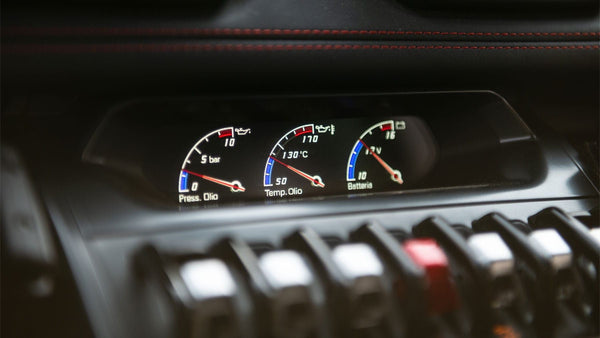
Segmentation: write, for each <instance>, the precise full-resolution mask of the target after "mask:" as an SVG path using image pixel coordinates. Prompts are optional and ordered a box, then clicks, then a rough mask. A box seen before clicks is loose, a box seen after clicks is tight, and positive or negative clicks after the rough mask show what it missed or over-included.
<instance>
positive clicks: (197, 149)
mask: <svg viewBox="0 0 600 338" xmlns="http://www.w3.org/2000/svg"><path fill="white" fill-rule="evenodd" d="M250 132H251V130H250V128H237V127H227V128H221V129H218V130H215V131H212V132H210V133H208V134H207V135H205V136H204V137H202V138H201V139H200V140H199V141H198V142H196V144H194V146H193V147H192V148H191V149H190V150H189V152H188V154H187V156H186V157H185V160H184V161H183V164H182V165H181V172H180V174H179V182H178V191H179V203H200V202H209V201H210V202H215V201H218V200H219V199H220V198H221V196H222V195H223V194H238V193H243V192H245V191H246V188H245V187H244V184H243V183H242V182H240V178H239V177H237V176H235V174H236V173H232V172H229V171H228V170H227V169H228V168H236V166H235V159H236V158H239V156H238V155H239V153H240V149H239V148H240V147H239V142H240V141H242V142H243V139H242V140H240V138H243V136H245V135H247V134H250ZM232 164H233V165H232Z"/></svg>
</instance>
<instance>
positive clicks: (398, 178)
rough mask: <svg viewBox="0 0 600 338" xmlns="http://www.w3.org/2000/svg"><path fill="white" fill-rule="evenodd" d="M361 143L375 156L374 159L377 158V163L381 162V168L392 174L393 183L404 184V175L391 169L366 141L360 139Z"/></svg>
mask: <svg viewBox="0 0 600 338" xmlns="http://www.w3.org/2000/svg"><path fill="white" fill-rule="evenodd" d="M358 140H359V141H360V143H362V144H363V146H365V148H367V149H368V150H369V152H370V153H371V155H373V157H375V159H376V160H377V162H379V164H381V166H382V167H383V168H384V169H385V170H386V171H387V172H388V173H390V178H391V179H392V181H394V182H397V183H398V184H402V183H404V181H403V180H402V174H401V173H400V170H397V169H393V168H392V167H390V166H389V165H388V164H387V163H385V161H384V160H383V159H382V158H381V157H379V155H377V154H375V152H374V151H373V149H371V148H370V147H369V146H368V145H367V144H366V143H365V141H363V140H361V139H358Z"/></svg>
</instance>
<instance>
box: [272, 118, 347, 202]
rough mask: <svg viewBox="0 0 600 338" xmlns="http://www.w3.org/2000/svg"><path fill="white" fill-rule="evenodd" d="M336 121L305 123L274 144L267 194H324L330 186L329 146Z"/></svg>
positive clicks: (276, 196)
mask: <svg viewBox="0 0 600 338" xmlns="http://www.w3.org/2000/svg"><path fill="white" fill-rule="evenodd" d="M335 128H336V127H335V125H334V124H314V123H311V124H304V125H300V126H297V127H295V128H293V129H292V130H289V131H288V132H287V133H285V134H284V135H283V136H282V137H281V138H280V139H279V140H278V141H277V142H276V143H275V145H274V146H273V148H272V149H271V151H270V152H269V155H268V157H267V161H266V163H265V169H264V174H263V185H264V191H265V197H267V198H284V197H294V196H307V195H308V196H310V195H318V194H322V193H323V190H325V189H326V188H327V178H328V177H330V175H331V173H330V170H329V165H328V163H329V159H328V156H327V152H328V147H327V146H325V144H326V143H327V142H328V141H329V142H330V141H331V138H333V137H335V132H336V130H335Z"/></svg>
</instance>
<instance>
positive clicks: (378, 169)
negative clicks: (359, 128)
mask: <svg viewBox="0 0 600 338" xmlns="http://www.w3.org/2000/svg"><path fill="white" fill-rule="evenodd" d="M405 129H406V122H405V121H394V120H387V121H382V122H379V123H376V124H374V125H372V126H370V127H369V128H367V130H365V132H363V133H362V134H361V135H360V136H359V138H358V140H357V141H356V143H354V146H353V147H352V150H351V152H350V155H349V156H348V165H347V167H346V181H348V182H356V181H358V182H359V183H357V184H353V183H350V184H349V185H348V189H350V190H362V189H373V187H374V185H378V184H379V185H388V186H389V185H390V184H392V185H394V184H403V183H404V180H403V178H402V173H401V172H400V170H399V169H398V168H399V166H402V163H400V162H399V161H398V155H399V152H398V148H397V145H398V144H397V138H396V136H397V135H396V133H397V132H399V131H402V130H405ZM357 168H358V169H357Z"/></svg>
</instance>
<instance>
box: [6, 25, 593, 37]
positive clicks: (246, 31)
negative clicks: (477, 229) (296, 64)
mask: <svg viewBox="0 0 600 338" xmlns="http://www.w3.org/2000/svg"><path fill="white" fill-rule="evenodd" d="M4 32H5V33H7V34H8V35H78V34H81V35H103V34H106V35H216V36H219V35H225V36H226V35H232V36H235V35H250V36H269V35H302V36H306V35H322V36H335V35H369V36H394V35H400V36H401V35H423V36H486V37H490V36H491V37H530V36H533V37H579V36H581V37H587V36H600V32H458V31H451V32H445V31H412V30H405V31H401V30H358V29H270V28H127V27H117V28H115V27H109V28H97V27H65V28H61V27H49V28H32V27H9V28H6V29H5V30H4Z"/></svg>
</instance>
